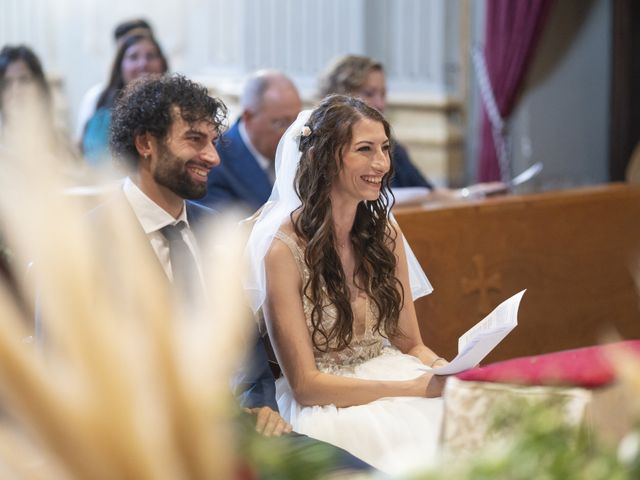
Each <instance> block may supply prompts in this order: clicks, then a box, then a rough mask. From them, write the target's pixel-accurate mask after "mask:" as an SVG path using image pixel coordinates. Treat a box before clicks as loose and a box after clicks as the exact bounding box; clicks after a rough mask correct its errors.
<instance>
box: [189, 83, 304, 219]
mask: <svg viewBox="0 0 640 480" xmlns="http://www.w3.org/2000/svg"><path fill="white" fill-rule="evenodd" d="M240 105H241V107H242V114H241V116H240V118H239V119H238V121H237V122H236V123H235V124H234V125H233V126H232V127H231V128H230V129H229V131H228V132H226V133H225V134H224V135H222V137H221V139H220V141H219V142H218V145H217V149H218V153H219V155H220V159H221V165H220V167H219V168H216V169H215V170H212V171H211V172H210V173H209V185H208V193H207V195H206V197H204V198H203V199H202V200H201V203H203V204H204V205H207V206H209V207H215V208H216V209H217V210H221V209H223V208H224V207H225V206H228V205H229V204H234V205H240V206H243V207H246V208H249V209H251V210H252V211H253V210H257V209H258V208H260V206H262V204H264V203H265V202H266V201H267V200H268V199H269V195H270V194H271V188H272V186H273V181H274V161H275V156H276V148H277V146H278V141H279V140H280V137H282V135H283V134H284V132H285V130H286V129H287V127H289V125H291V124H292V123H293V122H294V121H295V119H296V117H297V116H298V113H299V112H300V110H301V109H302V102H301V100H300V95H299V94H298V90H297V89H296V87H295V85H294V84H293V82H292V81H291V80H290V79H289V78H288V77H287V76H286V75H284V74H283V73H281V72H278V71H273V70H261V71H258V72H256V73H254V74H253V75H251V76H250V77H249V78H248V80H247V82H246V83H245V86H244V90H243V92H242V97H241V99H240Z"/></svg>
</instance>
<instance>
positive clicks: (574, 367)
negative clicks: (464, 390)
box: [456, 340, 640, 388]
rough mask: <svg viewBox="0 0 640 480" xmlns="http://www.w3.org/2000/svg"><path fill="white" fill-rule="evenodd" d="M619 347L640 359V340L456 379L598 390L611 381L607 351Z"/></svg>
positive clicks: (545, 357) (539, 357) (495, 366)
mask: <svg viewBox="0 0 640 480" xmlns="http://www.w3.org/2000/svg"><path fill="white" fill-rule="evenodd" d="M619 347H622V348H625V349H626V350H629V351H631V352H633V353H634V354H636V355H638V356H640V340H628V341H625V342H618V343H613V344H608V345H598V346H595V347H585V348H577V349H575V350H564V351H561V352H555V353H548V354H545V355H536V356H532V357H522V358H515V359H513V360H507V361H504V362H497V363H492V364H490V365H487V366H486V367H478V368H474V369H471V370H467V371H466V372H462V373H459V374H458V375H456V377H458V378H459V379H461V380H469V381H476V382H494V383H515V384H520V385H563V386H576V387H587V388H594V387H602V386H605V385H608V384H609V383H611V382H612V381H613V380H614V379H615V372H614V369H613V367H612V365H611V362H610V361H609V360H608V356H607V351H608V350H609V349H610V348H619Z"/></svg>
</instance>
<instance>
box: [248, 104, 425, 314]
mask: <svg viewBox="0 0 640 480" xmlns="http://www.w3.org/2000/svg"><path fill="white" fill-rule="evenodd" d="M311 112H312V110H303V111H302V112H300V114H299V115H298V118H297V119H296V121H295V122H293V124H292V125H291V126H290V127H289V128H288V129H287V131H286V132H285V134H284V135H283V136H282V138H281V139H280V142H279V143H278V149H277V151H276V162H275V169H276V181H275V184H274V186H273V190H272V192H271V196H270V197H269V200H268V201H267V203H265V205H264V207H263V208H262V210H261V212H260V214H259V216H258V219H257V220H256V222H255V225H254V226H253V229H252V231H251V235H250V236H249V241H248V243H247V248H246V253H247V257H248V262H249V275H248V277H247V280H246V281H245V285H244V286H245V290H246V291H247V294H248V297H249V301H250V304H251V308H252V309H253V311H254V312H257V311H258V310H259V309H260V307H261V306H262V304H263V303H264V300H265V297H266V275H265V269H264V258H265V256H266V254H267V252H268V250H269V247H270V246H271V242H272V241H273V237H274V236H275V234H276V232H277V231H278V229H279V228H280V226H281V225H282V223H284V221H285V220H286V219H287V218H288V217H289V215H290V214H291V212H293V211H294V210H295V209H296V208H298V207H299V206H300V199H299V198H298V195H297V194H296V192H295V189H294V180H295V175H296V171H297V169H298V163H299V162H300V157H301V152H300V149H299V143H300V136H301V135H302V134H303V129H304V127H305V125H306V123H307V121H308V120H309V116H310V115H311ZM305 133H307V132H305ZM403 241H404V248H405V252H406V255H407V261H408V264H409V282H410V284H411V295H412V298H413V299H414V300H415V299H416V298H419V297H422V296H424V295H427V294H429V293H431V292H432V291H433V287H432V286H431V283H429V280H428V279H427V276H426V275H425V273H424V271H423V270H422V268H421V267H420V264H419V263H418V260H417V259H416V257H415V255H414V254H413V251H412V250H411V247H409V244H408V243H407V240H406V239H405V238H404V237H403Z"/></svg>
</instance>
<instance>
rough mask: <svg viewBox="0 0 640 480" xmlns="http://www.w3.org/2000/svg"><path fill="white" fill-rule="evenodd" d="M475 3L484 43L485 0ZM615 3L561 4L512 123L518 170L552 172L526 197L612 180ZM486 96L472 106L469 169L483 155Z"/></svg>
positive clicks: (478, 37)
mask: <svg viewBox="0 0 640 480" xmlns="http://www.w3.org/2000/svg"><path fill="white" fill-rule="evenodd" d="M473 3H474V33H473V38H474V40H475V41H482V39H483V35H484V32H483V30H484V29H483V27H484V16H485V15H484V1H479V2H473ZM610 49H611V12H610V1H609V0H562V1H557V2H555V3H554V5H553V8H552V11H551V14H550V17H549V19H548V23H547V25H546V27H545V31H544V33H543V35H542V37H541V41H540V44H539V46H538V51H537V53H536V56H535V58H534V60H533V62H532V64H531V67H530V72H529V75H528V77H527V80H526V84H525V87H524V90H523V94H522V96H521V98H520V100H519V103H518V105H517V107H516V109H515V111H514V113H513V115H512V119H511V122H510V124H509V129H510V134H509V145H510V147H511V153H512V171H513V173H514V174H517V173H519V172H521V171H523V170H524V169H526V168H527V167H528V166H530V165H532V164H533V163H535V162H537V161H541V162H543V164H544V169H543V171H542V173H541V174H540V175H539V177H538V178H537V179H536V181H535V182H532V183H531V184H529V185H527V186H526V187H525V188H523V189H522V191H530V190H548V189H558V188H569V187H575V186H580V185H585V184H594V183H602V182H606V181H607V180H608V174H607V163H608V162H607V161H608V142H609V134H608V132H609V87H610V62H611V54H610ZM479 101H480V100H479V96H478V94H477V90H474V91H473V94H472V95H471V96H470V98H469V100H468V108H469V110H470V112H471V115H470V118H471V119H472V122H471V123H470V125H469V128H468V130H467V135H468V139H469V141H468V142H467V146H466V155H467V169H468V173H469V175H470V178H475V172H476V168H477V159H478V156H479V147H480V145H479V143H478V141H477V140H478V128H479Z"/></svg>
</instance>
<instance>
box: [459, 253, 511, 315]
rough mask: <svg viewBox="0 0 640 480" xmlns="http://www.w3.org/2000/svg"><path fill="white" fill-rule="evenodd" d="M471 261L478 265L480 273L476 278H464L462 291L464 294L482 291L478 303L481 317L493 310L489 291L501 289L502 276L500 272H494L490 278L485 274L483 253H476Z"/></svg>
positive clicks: (477, 268)
mask: <svg viewBox="0 0 640 480" xmlns="http://www.w3.org/2000/svg"><path fill="white" fill-rule="evenodd" d="M471 261H472V262H473V263H474V265H475V267H476V271H477V273H478V275H477V277H475V278H472V279H470V278H465V277H463V278H462V281H461V286H462V293H463V294H464V295H469V294H472V293H475V292H479V293H480V301H479V303H478V313H479V314H480V316H481V317H483V316H485V315H486V314H487V313H489V312H490V311H491V302H490V301H489V291H490V290H493V291H496V292H499V291H500V288H501V284H502V281H501V278H500V274H499V273H497V272H496V273H493V274H491V275H490V276H489V277H488V278H487V277H486V274H485V267H484V256H483V255H474V256H473V257H472V258H471Z"/></svg>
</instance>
